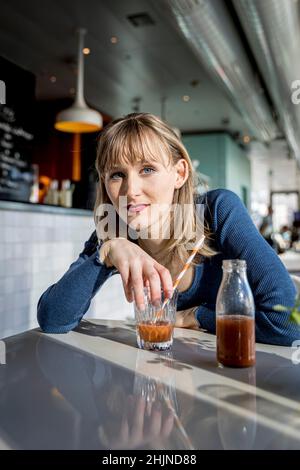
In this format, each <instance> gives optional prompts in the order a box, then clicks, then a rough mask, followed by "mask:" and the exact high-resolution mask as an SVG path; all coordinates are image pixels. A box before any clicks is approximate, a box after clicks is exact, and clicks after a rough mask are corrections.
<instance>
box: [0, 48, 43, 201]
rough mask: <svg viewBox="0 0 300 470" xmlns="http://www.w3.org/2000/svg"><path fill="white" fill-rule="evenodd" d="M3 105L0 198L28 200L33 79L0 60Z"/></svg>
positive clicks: (0, 125) (0, 106) (0, 136)
mask: <svg viewBox="0 0 300 470" xmlns="http://www.w3.org/2000/svg"><path fill="white" fill-rule="evenodd" d="M0 80H2V81H3V82H4V83H5V87H6V103H5V104H1V105H0V199H10V200H15V201H28V200H29V196H30V190H31V184H32V179H33V172H32V168H31V162H32V151H33V145H34V124H33V115H32V113H33V108H34V102H35V77H34V75H33V74H32V73H30V72H28V71H26V70H24V69H22V68H21V67H18V66H17V65H15V64H13V63H11V62H9V61H8V60H6V59H3V58H1V57H0Z"/></svg>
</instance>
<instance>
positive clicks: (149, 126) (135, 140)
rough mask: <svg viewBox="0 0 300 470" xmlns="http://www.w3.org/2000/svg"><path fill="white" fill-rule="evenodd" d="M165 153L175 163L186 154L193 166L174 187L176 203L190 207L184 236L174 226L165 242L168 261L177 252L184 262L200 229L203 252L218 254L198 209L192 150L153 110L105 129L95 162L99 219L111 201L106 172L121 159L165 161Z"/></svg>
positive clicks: (112, 124)
mask: <svg viewBox="0 0 300 470" xmlns="http://www.w3.org/2000/svg"><path fill="white" fill-rule="evenodd" d="M162 153H164V154H165V155H167V156H168V158H169V163H171V164H173V165H175V164H176V163H177V162H178V161H179V160H180V159H182V158H183V159H184V160H185V161H186V162H187V164H188V169H189V175H188V178H187V180H186V182H185V183H184V184H183V186H182V187H181V188H179V189H175V190H174V197H173V204H178V205H186V206H184V207H185V210H186V211H185V213H184V214H185V216H184V221H183V226H182V231H181V233H180V236H179V237H176V239H175V238H174V227H173V230H172V232H171V233H170V238H169V239H168V240H165V243H164V245H163V255H164V259H165V261H166V264H167V263H168V260H170V259H171V258H173V257H174V256H175V257H176V256H177V257H179V259H180V260H181V261H182V262H185V261H186V259H187V257H188V256H189V252H188V250H187V244H189V243H190V242H191V240H190V234H192V233H196V231H197V233H199V232H200V233H204V235H205V242H204V245H203V247H202V248H201V250H199V255H203V256H206V257H210V256H213V255H215V254H216V251H214V250H213V249H212V248H211V247H210V245H209V240H210V239H211V233H210V230H209V227H208V224H206V222H205V221H204V222H201V221H200V220H199V218H198V216H197V213H196V206H195V195H196V183H197V180H196V176H195V171H194V169H193V165H192V162H191V159H190V157H189V155H188V152H187V150H186V149H185V147H184V145H183V144H182V142H181V141H180V139H179V138H178V136H177V135H176V134H175V132H174V131H173V129H172V128H171V127H170V126H168V125H167V124H166V123H165V122H163V121H162V120H161V119H160V118H159V117H157V116H154V115H152V114H149V113H132V114H128V115H127V116H125V117H123V118H120V119H116V120H115V121H113V122H111V123H110V124H109V125H108V126H106V127H105V128H104V130H103V132H102V133H101V135H100V138H99V142H98V149H97V157H96V164H95V165H96V169H97V172H98V176H99V183H98V186H97V196H96V202H95V210H94V215H95V221H96V211H97V208H98V207H99V205H100V204H110V203H111V201H110V199H109V196H108V194H107V192H106V188H105V182H104V176H105V174H106V173H107V172H108V171H110V170H111V169H112V168H113V167H114V166H118V165H120V163H126V164H135V163H137V162H140V161H149V160H152V161H153V160H156V161H158V160H159V161H161V156H162ZM199 225H200V227H199ZM197 229H198V230H197ZM195 262H199V257H198V258H197V257H195Z"/></svg>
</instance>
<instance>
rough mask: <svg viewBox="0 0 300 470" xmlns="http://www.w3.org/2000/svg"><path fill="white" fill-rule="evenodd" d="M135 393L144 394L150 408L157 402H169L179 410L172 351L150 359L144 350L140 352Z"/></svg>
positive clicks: (135, 379)
mask: <svg viewBox="0 0 300 470" xmlns="http://www.w3.org/2000/svg"><path fill="white" fill-rule="evenodd" d="M134 395H138V396H142V397H144V398H145V400H146V404H147V407H148V411H149V408H150V407H151V406H152V405H153V403H155V402H159V403H162V404H164V405H165V404H166V403H167V404H168V405H170V406H171V407H172V408H174V410H175V411H176V412H177V411H178V405H177V400H176V387H175V375H174V370H173V357H172V353H171V352H166V353H163V354H160V355H158V356H155V361H153V362H152V361H149V357H145V356H144V355H143V353H142V352H138V355H137V361H136V373H135V378H134Z"/></svg>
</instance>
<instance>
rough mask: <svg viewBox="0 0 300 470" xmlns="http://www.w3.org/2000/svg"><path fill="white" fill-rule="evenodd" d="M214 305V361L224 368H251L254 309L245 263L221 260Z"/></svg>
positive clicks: (253, 344) (236, 260) (253, 346)
mask: <svg viewBox="0 0 300 470" xmlns="http://www.w3.org/2000/svg"><path fill="white" fill-rule="evenodd" d="M222 269H223V278H222V282H221V285H220V288H219V291H218V295H217V302H216V329H217V359H218V362H219V363H221V364H223V365H224V366H229V367H249V366H253V365H254V364H255V305H254V299H253V295H252V292H251V289H250V286H249V283H248V279H247V271H246V270H247V265H246V261H245V260H240V259H234V260H223V266H222Z"/></svg>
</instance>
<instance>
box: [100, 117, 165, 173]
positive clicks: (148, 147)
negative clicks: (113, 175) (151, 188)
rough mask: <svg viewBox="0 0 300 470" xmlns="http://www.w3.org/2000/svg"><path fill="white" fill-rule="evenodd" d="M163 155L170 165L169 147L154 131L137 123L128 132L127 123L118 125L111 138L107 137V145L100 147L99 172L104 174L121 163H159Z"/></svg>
mask: <svg viewBox="0 0 300 470" xmlns="http://www.w3.org/2000/svg"><path fill="white" fill-rule="evenodd" d="M100 145H101V141H100ZM163 155H164V156H166V157H167V158H168V164H169V165H170V164H171V161H172V153H171V151H170V148H169V146H168V145H167V144H166V143H165V142H164V141H163V139H162V138H161V136H160V135H159V134H157V133H156V132H155V131H153V130H152V129H149V128H147V127H145V126H142V125H139V123H137V125H135V126H132V129H131V130H130V132H128V125H126V126H125V125H123V126H122V125H120V126H119V129H118V130H117V132H115V133H114V135H113V136H112V138H111V139H107V145H104V146H103V148H102V149H101V160H100V161H99V172H100V174H101V175H102V176H104V175H105V174H106V173H107V172H109V171H111V170H112V169H113V168H117V167H120V166H122V165H135V164H137V163H151V162H160V163H161V162H162V161H163V158H162V156H163Z"/></svg>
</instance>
